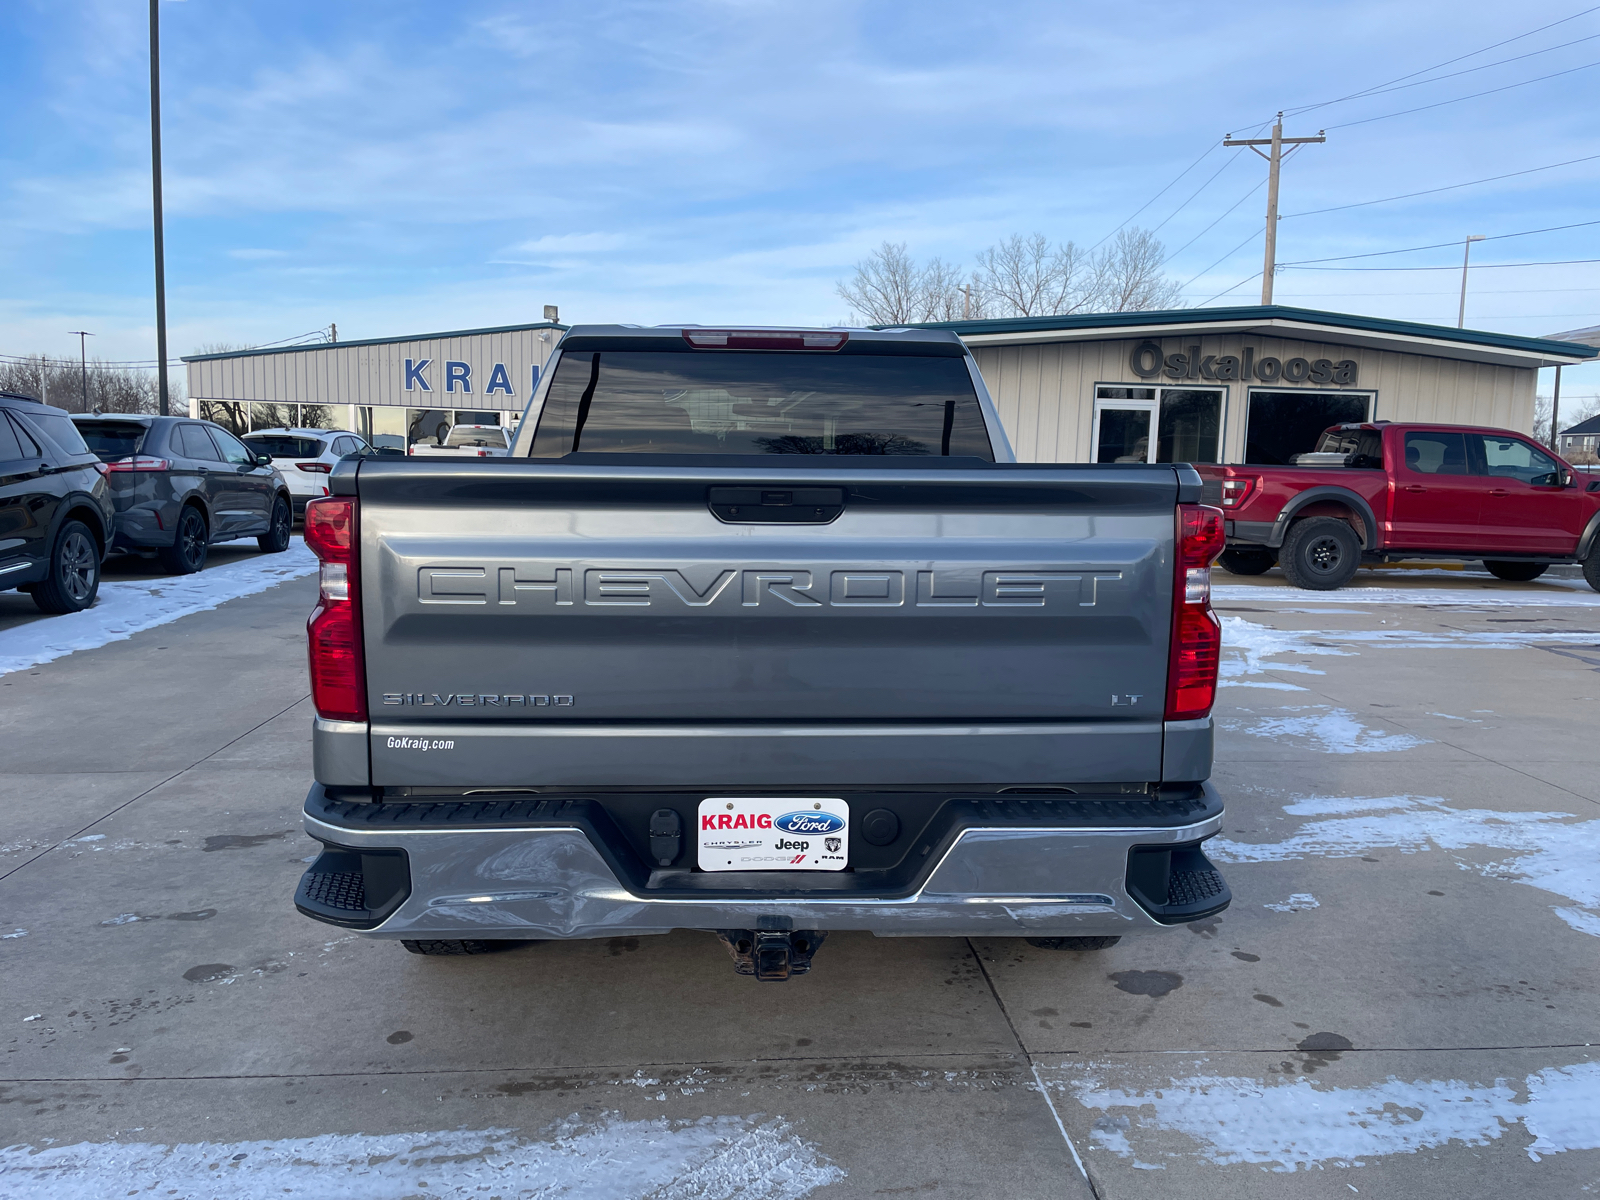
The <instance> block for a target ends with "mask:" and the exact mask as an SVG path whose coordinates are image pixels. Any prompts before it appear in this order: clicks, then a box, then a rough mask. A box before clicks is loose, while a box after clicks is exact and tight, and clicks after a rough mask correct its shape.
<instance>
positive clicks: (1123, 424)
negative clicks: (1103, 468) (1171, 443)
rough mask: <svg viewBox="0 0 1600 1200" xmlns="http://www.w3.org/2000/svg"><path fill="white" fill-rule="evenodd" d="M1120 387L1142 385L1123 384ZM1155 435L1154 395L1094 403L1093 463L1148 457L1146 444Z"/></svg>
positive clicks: (1131, 460)
mask: <svg viewBox="0 0 1600 1200" xmlns="http://www.w3.org/2000/svg"><path fill="white" fill-rule="evenodd" d="M1118 390H1121V391H1130V392H1131V391H1135V390H1138V391H1144V390H1146V389H1143V388H1139V389H1135V388H1124V389H1118ZM1155 435H1156V404H1155V400H1154V398H1152V399H1150V400H1148V401H1145V402H1140V401H1137V400H1099V401H1096V403H1095V406H1094V461H1095V462H1097V463H1142V462H1149V461H1150V448H1151V445H1152V443H1153V442H1154V441H1155Z"/></svg>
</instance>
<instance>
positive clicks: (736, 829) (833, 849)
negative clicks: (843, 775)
mask: <svg viewBox="0 0 1600 1200" xmlns="http://www.w3.org/2000/svg"><path fill="white" fill-rule="evenodd" d="M699 827H700V833H699V838H700V842H699V845H700V869H701V870H702V871H842V870H844V869H845V866H846V865H847V864H848V863H849V861H850V806H849V805H848V804H846V803H845V802H844V801H843V800H840V799H837V798H835V799H819V798H818V797H816V796H790V797H777V798H774V797H772V796H755V797H746V796H712V797H711V798H709V799H706V800H702V801H700V821H699Z"/></svg>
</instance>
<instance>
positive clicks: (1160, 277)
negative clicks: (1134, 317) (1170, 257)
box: [1091, 229, 1182, 312]
mask: <svg viewBox="0 0 1600 1200" xmlns="http://www.w3.org/2000/svg"><path fill="white" fill-rule="evenodd" d="M1165 258H1166V248H1165V247H1164V246H1162V244H1161V242H1160V240H1159V239H1158V238H1157V237H1156V236H1155V234H1153V233H1151V232H1150V231H1149V230H1148V229H1124V230H1122V231H1121V232H1120V233H1118V234H1117V236H1116V237H1115V238H1114V239H1113V240H1112V242H1111V244H1110V245H1109V246H1107V247H1106V248H1105V249H1104V250H1102V251H1100V253H1099V254H1097V255H1095V259H1094V264H1093V268H1092V270H1093V276H1094V284H1093V303H1092V305H1091V307H1092V308H1093V309H1094V310H1095V311H1096V312H1149V311H1150V310H1152V309H1160V308H1175V307H1177V305H1178V295H1179V292H1180V291H1181V290H1182V288H1181V285H1180V284H1179V283H1178V282H1177V281H1176V280H1173V279H1169V278H1168V277H1167V276H1166V275H1164V274H1162V272H1161V266H1162V263H1163V261H1164V260H1165Z"/></svg>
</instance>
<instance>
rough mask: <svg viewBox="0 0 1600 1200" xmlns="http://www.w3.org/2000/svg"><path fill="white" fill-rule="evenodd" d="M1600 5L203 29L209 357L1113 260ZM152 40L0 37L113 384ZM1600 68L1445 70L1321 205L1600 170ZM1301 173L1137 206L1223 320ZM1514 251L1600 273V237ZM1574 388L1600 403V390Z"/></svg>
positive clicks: (595, 2)
mask: <svg viewBox="0 0 1600 1200" xmlns="http://www.w3.org/2000/svg"><path fill="white" fill-rule="evenodd" d="M1582 8H1583V5H1582V4H1581V3H1578V2H1574V0H1569V2H1568V3H1566V4H1551V3H1544V2H1533V3H1524V4H1519V5H1515V6H1510V5H1506V4H1503V3H1487V2H1480V0H1457V2H1452V3H1407V4H1396V3H1394V2H1393V0H1381V2H1349V3H1301V4H1294V5H1282V4H1267V3H1237V4H1221V5H1219V4H1214V3H1213V4H1197V3H1166V4H1149V3H1138V2H1133V3H1127V2H1124V3H1120V4H1115V5H1087V4H1081V3H1078V4H1072V3H1061V2H1056V3H1032V2H1027V0H998V2H997V0H991V2H990V3H987V4H983V5H973V4H971V3H967V2H962V3H951V2H946V0H922V2H919V3H845V2H836V0H808V3H805V4H798V3H776V2H767V0H697V2H684V3H671V2H658V3H629V2H615V0H588V2H586V3H581V4H580V3H568V2H565V0H561V2H552V3H541V4H495V3H451V4H444V3H432V4H426V3H411V2H408V0H385V2H384V3H378V2H376V0H350V2H342V3H341V2H333V3H330V2H328V0H320V2H318V3H300V2H296V0H275V2H274V3H271V4H267V3H243V2H238V3H224V2H221V0H168V2H166V3H163V4H162V22H163V51H162V56H163V76H164V79H163V106H164V116H165V122H164V138H165V146H166V197H167V278H168V314H169V315H168V320H169V327H170V331H171V333H170V345H171V350H172V353H173V354H175V355H176V354H182V353H189V352H191V351H192V350H193V349H194V348H195V347H196V346H198V345H199V344H200V343H203V342H212V341H226V342H242V343H263V342H270V341H275V340H278V339H282V338H288V337H292V336H293V335H296V334H300V333H303V332H306V331H309V330H312V329H315V328H317V327H319V326H326V325H327V324H328V323H329V322H337V323H338V326H339V331H340V336H341V337H344V338H359V337H382V336H387V335H390V334H399V333H411V332H421V331H427V330H436V329H451V328H463V327H471V326H479V325H498V324H512V323H516V322H520V321H525V320H532V319H538V317H539V314H540V312H541V311H542V306H543V305H544V304H547V303H553V304H559V305H560V306H561V313H562V317H563V319H565V320H569V321H570V320H585V321H595V320H599V321H612V320H615V321H636V322H640V323H646V324H650V323H656V322H661V321H671V320H689V321H701V322H721V321H739V320H743V321H761V322H779V323H788V324H809V323H832V322H834V321H837V320H840V319H842V318H843V317H844V315H845V312H846V306H845V305H844V304H843V302H842V301H840V300H839V299H838V298H837V296H836V295H835V294H834V285H835V282H836V281H837V280H838V279H840V278H841V277H844V276H846V275H847V274H848V273H849V271H850V268H851V265H852V264H853V263H854V262H855V261H856V260H857V259H859V258H861V257H862V256H863V255H865V254H866V253H867V252H868V251H869V250H871V249H872V248H873V247H875V246H876V245H878V244H879V243H881V242H882V241H884V240H885V239H890V240H894V241H904V242H907V243H909V245H910V248H911V250H912V252H913V253H914V254H916V255H918V256H919V257H925V256H929V255H933V254H938V255H941V256H943V257H944V258H946V259H947V260H956V261H962V262H970V261H971V259H972V257H973V256H974V255H975V254H976V252H978V251H979V250H981V249H982V248H984V247H985V246H987V245H989V244H991V243H992V242H994V241H996V240H998V239H999V238H1001V237H1004V236H1006V235H1007V234H1010V233H1013V232H1023V233H1031V232H1034V231H1040V232H1043V233H1045V234H1047V235H1049V236H1050V237H1051V238H1054V239H1061V240H1066V239H1069V238H1070V239H1073V240H1076V241H1077V242H1078V243H1079V244H1080V245H1091V244H1093V243H1095V242H1097V241H1098V240H1099V239H1101V238H1102V237H1103V236H1105V235H1106V234H1108V233H1109V232H1110V231H1111V230H1112V229H1114V228H1115V227H1116V226H1117V225H1118V223H1119V222H1121V221H1124V220H1125V219H1127V218H1128V217H1129V216H1130V215H1131V214H1133V213H1134V212H1135V210H1137V209H1139V208H1140V206H1141V205H1143V204H1145V203H1146V202H1147V201H1149V200H1151V198H1152V197H1153V196H1155V195H1156V193H1157V192H1159V191H1160V189H1161V188H1162V187H1163V186H1164V185H1166V184H1168V183H1169V182H1170V181H1171V180H1172V179H1173V177H1174V176H1177V175H1178V174H1179V172H1181V171H1183V170H1184V168H1185V167H1188V166H1189V165H1190V164H1191V163H1192V162H1194V160H1195V159H1196V158H1198V157H1200V156H1201V154H1202V153H1203V152H1205V151H1206V150H1207V148H1208V147H1216V144H1217V143H1218V142H1219V141H1220V139H1221V138H1222V137H1223V135H1225V134H1227V133H1230V132H1231V133H1235V134H1238V135H1241V136H1242V135H1244V134H1247V133H1250V132H1253V131H1255V130H1256V129H1258V128H1259V127H1261V126H1262V125H1263V123H1264V122H1267V121H1268V120H1270V118H1271V116H1272V114H1273V112H1274V111H1275V110H1277V109H1279V108H1288V109H1291V110H1292V109H1294V108H1297V107H1300V106H1305V105H1311V104H1316V103H1319V102H1322V101H1326V100H1330V99H1334V98H1337V97H1341V96H1344V95H1347V94H1348V93H1351V92H1354V91H1358V90H1361V89H1365V88H1368V87H1371V86H1373V85H1376V84H1382V83H1384V82H1386V81H1389V80H1394V79H1397V78H1398V77H1401V76H1405V75H1408V74H1409V73H1411V72H1415V71H1418V70H1420V69H1422V68H1427V67H1431V66H1433V65H1434V64H1437V63H1441V62H1443V61H1444V60H1446V59H1450V58H1453V57H1455V56H1457V55H1462V54H1467V53H1469V52H1471V51H1474V50H1477V49H1479V48H1480V47H1484V46H1487V45H1489V44H1490V43H1494V42H1498V41H1501V40H1502V39H1507V38H1513V37H1515V36H1516V35H1518V34H1522V33H1525V32H1527V31H1529V30H1532V29H1534V28H1535V27H1537V26H1540V25H1544V24H1547V23H1549V22H1555V21H1560V20H1562V19H1563V18H1569V17H1572V16H1573V15H1574V14H1576V13H1579V12H1580V11H1581V10H1582ZM1579 39H1588V40H1579ZM1563 43H1572V44H1566V45H1563ZM147 45H148V43H147V28H146V24H145V8H144V5H142V4H139V3H132V2H129V0H117V2H115V3H113V2H101V3H94V2H85V3H74V2H71V0H11V2H10V3H8V4H6V5H5V6H3V8H0V46H3V47H4V48H5V49H4V50H3V51H0V55H3V58H0V65H3V67H4V69H3V70H0V197H3V205H4V207H3V214H4V215H3V217H0V279H3V280H4V284H3V286H0V353H9V354H17V353H28V352H35V351H46V352H52V353H67V352H74V353H75V351H76V348H77V347H76V341H77V339H75V338H72V337H70V336H68V335H67V332H66V331H67V330H69V329H89V330H93V331H95V332H96V333H97V335H98V336H97V338H96V339H95V340H94V342H92V343H91V345H92V347H93V349H94V350H95V351H98V352H99V353H100V354H101V355H102V356H104V357H106V358H111V359H149V358H153V356H154V332H153V314H152V304H151V301H150V289H151V278H152V272H151V262H150V257H151V256H150V239H149V203H150V193H149V149H148V141H147V138H148V126H147V118H148V113H147V103H148V98H147V97H148V93H147V85H148V61H147V57H146V55H147ZM1550 47H1556V48H1554V49H1548V52H1546V50H1547V48H1550ZM1530 52H1536V53H1532V54H1531V56H1530V57H1525V58H1521V59H1520V60H1519V61H1515V62H1509V63H1503V64H1501V65H1497V66H1495V65H1487V66H1486V64H1493V63H1496V62H1498V61H1499V60H1501V59H1505V58H1510V57H1512V56H1514V55H1528V54H1530ZM1590 63H1600V11H1596V12H1590V13H1587V14H1585V15H1582V16H1578V17H1577V18H1576V19H1574V20H1567V21H1565V23H1563V24H1559V25H1556V26H1555V27H1554V28H1551V29H1548V30H1546V31H1544V32H1542V33H1538V34H1535V35H1534V36H1532V37H1525V38H1522V39H1520V40H1517V41H1514V42H1511V43H1510V44H1509V45H1506V46H1503V47H1501V48H1499V49H1498V50H1493V51H1490V52H1488V53H1485V54H1479V55H1476V56H1474V57H1471V58H1466V59H1464V60H1463V61H1461V62H1459V63H1456V64H1454V65H1451V66H1448V67H1445V68H1443V69H1442V71H1440V72H1437V74H1444V73H1446V72H1455V71H1466V70H1468V69H1469V68H1478V67H1484V69H1481V70H1479V69H1474V70H1472V71H1471V73H1468V74H1460V75H1456V76H1454V77H1453V78H1448V79H1444V80H1442V81H1440V82H1436V83H1427V84H1424V85H1422V86H1414V87H1407V88H1403V89H1401V90H1398V91H1393V92H1389V93H1387V94H1382V95H1377V96H1372V97H1368V98H1365V99H1359V100H1355V101H1350V102H1345V103H1339V104H1334V105H1330V106H1327V107H1321V108H1317V109H1314V110H1312V111H1309V112H1306V113H1304V114H1303V115H1301V116H1296V117H1293V118H1291V119H1290V120H1289V121H1288V122H1287V132H1289V133H1290V134H1302V133H1315V132H1316V130H1317V129H1318V128H1319V127H1321V126H1323V125H1326V126H1328V127H1329V141H1328V143H1327V144H1326V145H1322V146H1312V147H1307V148H1306V149H1305V150H1303V151H1301V152H1300V154H1299V155H1297V156H1296V158H1295V159H1294V160H1292V161H1291V162H1290V163H1289V164H1288V165H1287V166H1286V167H1285V179H1284V189H1283V204H1282V207H1283V211H1284V213H1285V214H1297V213H1302V212H1306V211H1308V210H1313V209H1324V208H1330V207H1334V206H1340V205H1348V204H1353V203H1356V202H1359V201H1366V200H1373V199H1380V198H1383V197H1388V196H1393V195H1397V194H1400V193H1408V192H1416V191H1421V190H1424V189H1429V188H1438V187H1442V186H1445V185H1449V184H1457V183H1463V182H1467V181H1470V180H1477V179H1482V178H1485V177H1487V176H1494V175H1503V174H1507V173H1510V172H1518V171H1525V170H1528V169H1529V168H1536V167H1544V166H1547V165H1549V164H1553V163H1559V162H1565V161H1567V160H1572V159H1581V158H1585V157H1587V156H1591V155H1600V137H1597V136H1596V126H1595V122H1594V114H1595V113H1596V112H1597V111H1600V66H1596V67H1595V68H1593V69H1579V70H1571V68H1583V67H1585V65H1586V64H1590ZM1558 71H1567V72H1569V73H1567V74H1564V75H1561V76H1559V77H1557V78H1552V79H1548V80H1545V81H1543V82H1537V83H1531V84H1529V85H1528V86H1521V87H1513V88H1510V89H1509V90H1506V91H1501V92H1498V93H1497V94H1493V95H1488V96H1483V97H1480V98H1477V99H1470V100H1465V101H1462V102H1460V103H1450V104H1444V105H1442V106H1440V107H1436V108H1430V109H1427V110H1425V111H1422V112H1416V113H1411V114H1409V115H1403V116H1395V117H1387V118H1386V119H1382V120H1371V121H1365V123H1361V124H1351V125H1348V126H1347V127H1345V128H1337V126H1340V125H1344V124H1345V123H1347V122H1361V121H1364V119H1366V118H1372V117H1381V116H1384V115H1385V114H1389V113H1393V112H1397V111H1399V110H1402V109H1410V108H1416V107H1419V106H1422V105H1430V104H1435V103H1437V102H1438V101H1443V100H1451V99H1453V98H1455V97H1458V96H1465V95H1467V94H1468V93H1472V92H1479V91H1484V90H1487V89H1490V88H1499V87H1502V86H1503V85H1506V84H1513V83H1517V82H1519V81H1522V80H1526V79H1531V78H1533V77H1535V76H1539V75H1546V74H1550V73H1552V72H1558ZM1585 114H1587V116H1586V115H1585ZM1218 169H1221V174H1220V175H1216V177H1215V178H1214V179H1213V178H1212V176H1213V173H1214V172H1216V171H1217V170H1218ZM1264 175H1265V165H1264V164H1263V163H1261V161H1260V160H1259V159H1257V158H1255V157H1254V156H1253V155H1252V154H1250V152H1249V151H1246V150H1223V149H1221V148H1214V149H1212V151H1211V153H1210V155H1209V156H1208V157H1206V158H1205V159H1204V160H1203V161H1202V162H1201V164H1200V165H1199V166H1198V167H1196V168H1194V169H1193V170H1191V171H1190V172H1189V174H1188V175H1186V176H1184V177H1183V178H1182V180H1181V181H1180V182H1179V183H1178V184H1177V185H1175V186H1173V187H1172V188H1171V189H1170V190H1168V191H1167V192H1166V193H1165V194H1164V195H1162V196H1161V197H1160V198H1159V199H1157V200H1155V202H1154V203H1153V204H1151V205H1150V206H1149V207H1148V208H1146V209H1145V210H1144V211H1143V212H1142V213H1140V214H1139V216H1138V217H1137V219H1136V223H1137V224H1140V225H1145V226H1155V225H1157V224H1158V223H1161V222H1163V221H1164V222H1165V223H1164V224H1162V225H1161V229H1160V232H1159V236H1160V237H1161V238H1162V239H1163V240H1164V241H1165V243H1166V245H1167V247H1168V248H1169V250H1172V251H1175V252H1176V253H1175V255H1174V257H1173V260H1172V262H1171V263H1170V265H1169V267H1168V269H1169V271H1171V273H1172V274H1173V275H1174V277H1175V278H1177V279H1178V280H1180V281H1182V282H1185V283H1186V284H1187V286H1186V287H1185V292H1184V295H1185V298H1186V301H1187V302H1188V303H1201V302H1204V301H1206V300H1208V299H1209V298H1211V297H1213V296H1214V295H1216V294H1217V293H1223V292H1224V290H1225V289H1227V288H1229V287H1230V285H1234V284H1237V283H1239V282H1240V281H1241V280H1244V279H1246V277H1248V276H1250V275H1251V274H1252V272H1255V271H1258V270H1259V268H1260V255H1261V242H1260V237H1259V231H1260V229H1261V225H1262V212H1263V209H1264V193H1263V192H1261V191H1257V192H1255V193H1254V194H1253V195H1248V196H1247V193H1249V192H1250V189H1251V188H1252V187H1253V186H1255V185H1256V184H1258V183H1259V182H1260V181H1261V180H1262V179H1263V178H1264ZM1208 180H1211V182H1209V183H1207V181H1208ZM1202 184H1206V186H1205V187H1204V189H1203V190H1201V191H1200V192H1199V194H1198V195H1197V196H1194V197H1193V199H1190V196H1191V193H1194V192H1195V191H1196V189H1198V188H1200V187H1201V185H1202ZM1597 196H1600V158H1596V159H1594V160H1592V161H1588V162H1579V163H1574V164H1572V165H1569V166H1564V167H1559V168H1556V169H1553V170H1543V171H1537V172H1535V173H1531V174H1524V175H1518V176H1515V177H1513V178H1509V179H1504V180H1500V181H1498V182H1495V183H1488V184H1483V185H1479V186H1473V187H1465V188H1459V189H1455V190H1451V191H1445V192H1439V193H1436V194H1433V195H1427V196H1420V197H1415V198H1412V199H1408V200H1400V201H1394V202H1390V203H1382V204H1373V205H1367V206H1364V207H1358V208H1349V209H1344V210H1343V211H1338V212H1328V213H1321V214H1318V215H1310V216H1286V217H1285V219H1284V221H1283V222H1282V224H1281V227H1280V229H1281V231H1280V235H1279V258H1280V260H1281V261H1285V262H1292V261H1296V260H1302V259H1313V258H1325V257H1330V256H1337V255H1352V254H1361V253H1366V252H1371V251H1378V250H1391V249H1396V248H1401V247H1409V246H1418V245H1425V244H1429V243H1436V242H1448V241H1451V240H1457V241H1459V239H1460V238H1462V237H1463V236H1465V235H1466V234H1469V233H1482V234H1491V235H1498V234H1506V233H1515V232H1520V231H1523V230H1531V229H1541V228H1545V227H1549V226H1557V225H1568V224H1573V223H1576V222H1582V221H1594V220H1600V205H1597V204H1596V198H1597ZM1185 201H1187V203H1184V202H1185ZM1236 202H1238V207H1237V208H1234V209H1233V211H1232V212H1231V213H1228V212H1227V210H1228V209H1229V208H1230V206H1233V205H1234V204H1235V203H1236ZM1180 206H1181V207H1180ZM1175 210H1176V211H1175ZM1225 214H1226V215H1225ZM1213 222H1215V224H1213ZM1208 227H1209V228H1208ZM1253 231H1254V232H1255V234H1256V235H1257V236H1255V237H1253V238H1252V236H1251V235H1252V232H1253ZM1241 242H1242V243H1245V244H1244V245H1243V246H1242V247H1241V248H1239V249H1238V250H1237V251H1236V252H1234V253H1232V254H1230V253H1229V252H1230V250H1231V249H1232V248H1234V247H1236V246H1239V244H1240V243H1241ZM1186 244H1187V245H1186ZM1474 258H1475V260H1476V261H1479V262H1482V263H1486V264H1487V263H1499V262H1507V263H1510V262H1517V263H1520V262H1529V261H1544V260H1557V259H1560V260H1565V259H1582V258H1595V259H1600V225H1591V226H1589V227H1587V228H1577V229H1569V230H1564V231H1560V232H1554V233H1547V234H1540V235H1537V236H1531V237H1519V238H1512V239H1507V240H1503V241H1496V242H1490V243H1487V244H1485V245H1481V246H1478V247H1476V248H1475V252H1474ZM1459 259H1460V252H1459V249H1458V248H1445V249H1438V250H1429V251H1419V252H1417V253H1414V254H1408V255H1397V256H1393V257H1388V258H1380V259H1375V260H1373V259H1367V260H1355V261H1353V262H1345V263H1341V264H1329V265H1340V266H1346V267H1349V266H1372V265H1382V266H1394V265H1409V266H1439V265H1449V264H1451V263H1458V262H1459ZM1458 284H1459V277H1458V275H1456V274H1452V273H1451V272H1448V271H1437V272H1430V271H1417V272H1370V271H1348V270H1346V271H1305V270H1289V271H1285V272H1283V273H1282V274H1281V275H1280V276H1279V278H1278V281H1277V294H1278V300H1279V301H1280V302H1281V303H1291V304H1303V305H1306V306H1310V307H1324V308H1333V309H1340V310H1346V311H1353V312H1367V313H1375V314H1380V315H1387V316H1396V317H1406V318H1411V319H1418V320H1433V321H1439V322H1441V323H1446V324H1454V323H1455V311H1456V300H1455V289H1456V287H1457V286H1458ZM1259 289H1260V283H1259V280H1253V281H1250V282H1247V283H1244V284H1243V285H1242V286H1239V287H1237V288H1235V289H1234V290H1232V291H1228V292H1226V294H1225V295H1224V297H1223V299H1222V300H1221V301H1218V302H1219V303H1225V302H1227V301H1228V300H1230V299H1237V300H1238V301H1239V302H1244V303H1254V302H1255V301H1256V300H1257V299H1258V298H1259ZM1468 324H1469V325H1474V326H1477V327H1481V328H1488V329H1498V330H1505V331H1508V332H1516V333H1528V334H1537V333H1544V332H1550V331H1553V330H1561V329H1570V328H1574V327H1579V326H1586V325H1595V324H1600V263H1588V264H1575V265H1567V266H1547V267H1522V268H1516V269H1494V270H1484V271H1481V272H1476V273H1475V274H1474V277H1473V280H1472V298H1471V300H1470V303H1469V308H1468ZM1569 380H1570V383H1569V386H1571V387H1572V388H1574V389H1575V391H1581V392H1585V393H1587V392H1592V391H1594V390H1595V386H1596V384H1600V367H1586V368H1582V369H1580V370H1579V371H1576V372H1573V373H1572V374H1571V375H1570V376H1569Z"/></svg>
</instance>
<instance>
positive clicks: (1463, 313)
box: [1456, 233, 1486, 329]
mask: <svg viewBox="0 0 1600 1200" xmlns="http://www.w3.org/2000/svg"><path fill="white" fill-rule="evenodd" d="M1485 236H1486V235H1485V234H1481V233H1473V234H1469V235H1468V236H1467V240H1466V241H1465V242H1463V243H1462V244H1461V307H1460V308H1459V309H1458V310H1457V311H1456V328H1457V329H1465V328H1466V327H1467V260H1468V259H1469V258H1471V257H1472V243H1473V242H1481V241H1483V239H1484V237H1485Z"/></svg>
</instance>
